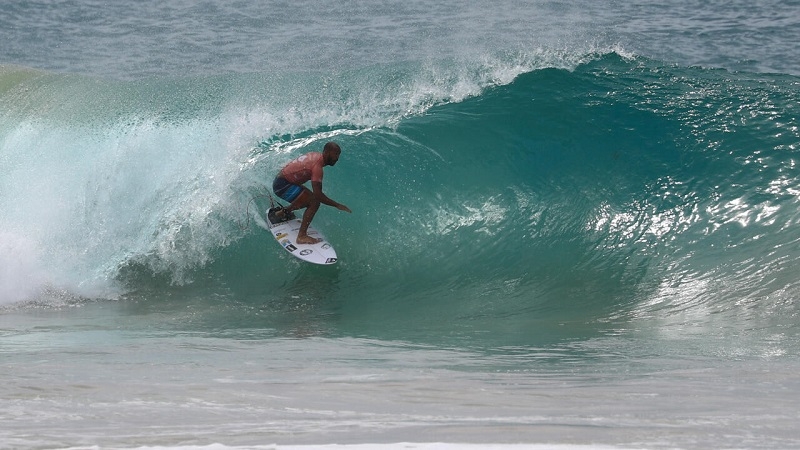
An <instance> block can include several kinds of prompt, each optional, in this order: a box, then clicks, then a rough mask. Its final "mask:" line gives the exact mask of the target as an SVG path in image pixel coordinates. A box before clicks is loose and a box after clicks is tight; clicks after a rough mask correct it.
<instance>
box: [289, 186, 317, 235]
mask: <svg viewBox="0 0 800 450" xmlns="http://www.w3.org/2000/svg"><path fill="white" fill-rule="evenodd" d="M301 208H305V209H306V210H305V212H304V213H303V220H302V221H301V222H300V230H299V231H298V232H297V243H298V244H316V243H317V242H319V239H316V238H312V237H311V236H309V235H308V226H309V225H311V221H312V220H314V215H315V214H317V210H318V209H319V200H317V199H316V198H314V194H312V193H311V191H310V190H308V188H307V187H305V186H303V192H301V193H300V195H298V196H297V198H296V199H294V201H293V202H292V203H291V204H290V205H289V207H288V208H287V209H288V210H289V211H294V210H296V209H301Z"/></svg>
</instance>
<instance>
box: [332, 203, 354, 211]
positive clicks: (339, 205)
mask: <svg viewBox="0 0 800 450" xmlns="http://www.w3.org/2000/svg"><path fill="white" fill-rule="evenodd" d="M336 208H338V209H340V210H342V211H347V212H349V213H352V212H353V211H350V208H348V207H347V206H344V205H343V204H341V203H339V204H338V205H336Z"/></svg>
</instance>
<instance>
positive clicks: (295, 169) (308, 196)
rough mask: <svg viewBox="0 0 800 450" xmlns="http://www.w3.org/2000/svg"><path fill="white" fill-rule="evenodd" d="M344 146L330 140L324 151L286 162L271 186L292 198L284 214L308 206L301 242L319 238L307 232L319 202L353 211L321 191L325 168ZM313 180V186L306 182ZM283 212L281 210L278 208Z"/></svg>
mask: <svg viewBox="0 0 800 450" xmlns="http://www.w3.org/2000/svg"><path fill="white" fill-rule="evenodd" d="M341 153H342V149H341V148H340V147H339V144H337V143H335V142H328V143H327V144H325V147H324V148H323V149H322V153H319V152H310V153H306V154H305V155H303V156H301V157H299V158H297V159H295V160H293V161H291V162H289V163H288V164H286V165H285V166H284V167H283V169H281V171H280V172H278V176H277V177H275V181H274V182H273V183H272V190H273V191H274V192H275V195H277V196H278V197H280V198H282V199H284V200H286V201H287V202H289V206H288V207H286V208H284V210H283V211H282V214H288V213H290V212H292V211H294V210H296V209H302V208H305V209H306V211H305V212H304V213H303V220H302V222H301V224H300V231H298V233H297V243H298V244H316V243H317V242H319V239H315V238H312V237H311V236H309V235H308V225H309V224H311V221H312V220H313V219H314V215H315V214H316V213H317V210H318V209H319V205H320V203H324V204H326V205H330V206H334V207H336V208H338V209H340V210H342V211H347V212H352V211H350V208H348V207H347V206H345V205H343V204H341V203H337V202H335V201H333V200H331V199H330V198H329V197H328V196H327V195H325V194H324V193H323V192H322V168H323V167H324V166H333V165H336V161H338V160H339V155H340V154H341ZM308 180H311V188H312V189H311V190H309V189H308V188H307V187H305V186H303V183H305V182H307V181H308ZM279 214H281V212H279Z"/></svg>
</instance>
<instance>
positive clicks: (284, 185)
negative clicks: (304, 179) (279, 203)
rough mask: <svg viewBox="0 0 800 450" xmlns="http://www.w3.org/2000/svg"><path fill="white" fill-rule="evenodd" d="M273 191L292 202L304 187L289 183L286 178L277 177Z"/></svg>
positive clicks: (273, 184) (273, 183)
mask: <svg viewBox="0 0 800 450" xmlns="http://www.w3.org/2000/svg"><path fill="white" fill-rule="evenodd" d="M272 191H273V192H275V195H277V196H278V197H280V198H282V199H284V200H286V201H287V202H289V203H291V202H293V201H294V200H295V199H296V198H297V196H299V195H300V193H301V192H303V187H302V186H298V185H296V184H292V183H289V180H287V179H286V178H283V177H277V178H275V181H273V182H272Z"/></svg>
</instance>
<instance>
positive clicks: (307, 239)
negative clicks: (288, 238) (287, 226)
mask: <svg viewBox="0 0 800 450" xmlns="http://www.w3.org/2000/svg"><path fill="white" fill-rule="evenodd" d="M321 240H322V239H317V238H312V237H311V236H309V235H303V236H297V243H298V244H308V245H310V244H316V243H317V242H320V241H321Z"/></svg>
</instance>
